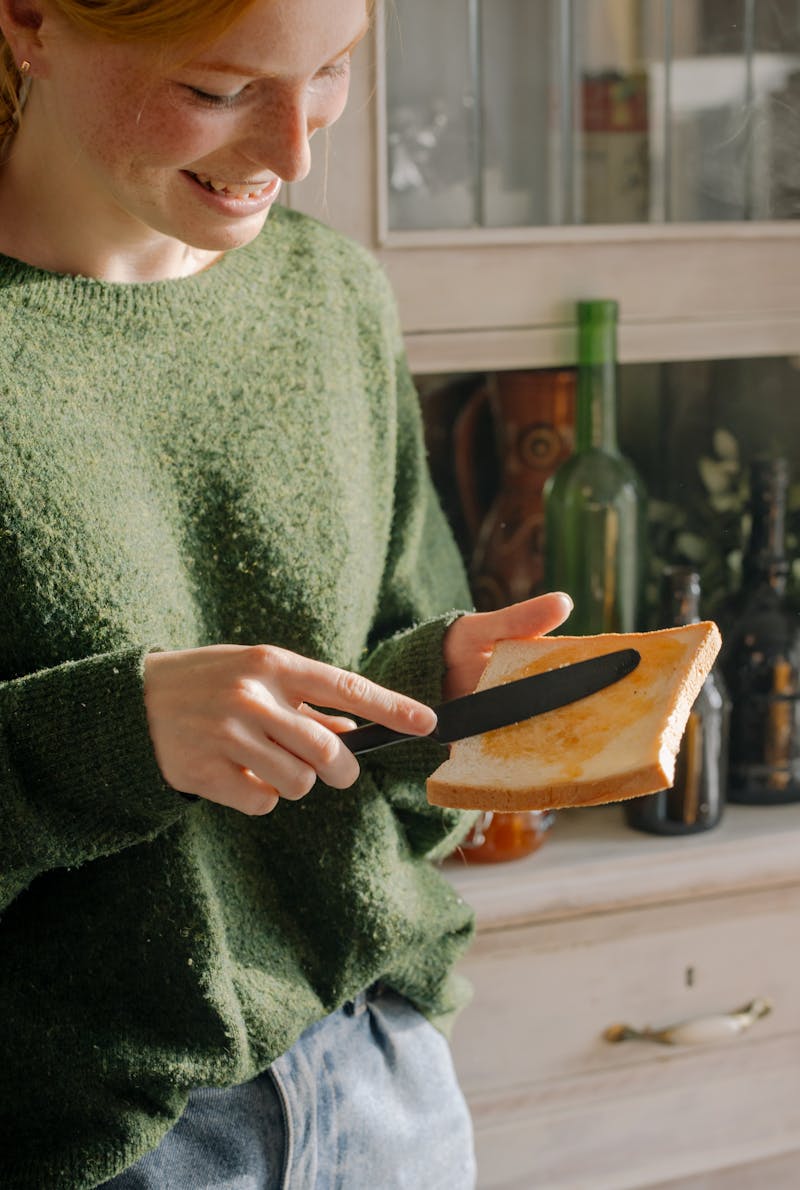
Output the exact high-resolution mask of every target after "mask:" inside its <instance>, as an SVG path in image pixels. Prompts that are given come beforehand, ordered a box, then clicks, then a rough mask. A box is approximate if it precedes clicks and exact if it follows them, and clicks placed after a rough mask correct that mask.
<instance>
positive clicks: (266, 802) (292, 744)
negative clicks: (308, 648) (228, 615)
mask: <svg viewBox="0 0 800 1190" xmlns="http://www.w3.org/2000/svg"><path fill="white" fill-rule="evenodd" d="M144 697H145V708H146V712H147V722H148V726H149V728H150V735H151V737H152V741H153V747H154V750H155V755H156V761H157V762H158V766H159V768H160V769H161V773H162V776H163V777H164V780H165V781H166V782H167V784H169V785H171V786H172V787H173V788H174V789H176V790H178V791H180V792H181V793H192V794H196V795H198V796H199V797H203V798H207V799H208V800H209V801H212V802H218V803H219V804H220V805H223V806H231V807H232V808H233V809H235V810H241V811H242V812H243V813H245V814H268V813H269V811H270V810H272V809H274V808H275V806H276V805H277V803H278V800H279V798H282V797H284V798H287V799H288V800H290V801H296V800H298V799H299V798H302V797H304V796H305V795H306V794H307V793H308V792H309V791H310V790H311V789H312V787H313V786H314V784H315V782H316V780H317V778H318V777H319V778H320V779H321V780H322V781H324V782H325V784H326V785H331V786H333V787H334V788H335V789H346V788H347V787H348V786H350V785H352V784H353V782H354V781H355V780H356V778H357V777H358V774H359V767H358V761H357V760H356V758H355V756H353V754H352V753H351V752H350V751H349V749H348V748H347V747H346V746H345V745H344V744H343V743H342V742H341V740H339V738H338V737H339V734H340V733H341V732H343V731H347V730H349V729H350V728H352V727H355V723H354V722H353V721H352V720H351V719H349V718H346V717H345V716H342V715H338V714H325V713H323V712H322V711H319V710H316V709H315V705H313V704H316V706H324V707H331V708H335V709H336V710H337V711H343V712H345V713H346V714H349V715H358V716H360V717H361V718H364V719H370V720H374V721H376V722H378V723H383V724H384V725H385V726H386V727H391V728H393V729H394V730H395V731H401V732H407V733H413V734H416V735H426V734H427V733H428V732H430V731H432V730H433V728H434V727H435V726H436V715H435V714H434V712H433V711H432V710H431V709H430V707H427V706H425V705H424V704H423V703H419V702H416V701H415V700H414V699H412V698H407V697H406V696H404V695H402V694H397V693H395V692H394V691H392V690H387V689H385V688H384V687H382V686H377V685H376V684H375V683H374V682H370V681H369V680H368V679H367V678H364V677H362V676H361V675H360V674H355V673H351V672H349V671H347V670H343V669H337V668H336V667H335V666H332V665H326V664H324V663H323V662H320V661H312V660H310V659H309V658H307V657H302V656H300V655H299V654H297V653H291V652H289V651H288V650H286V649H280V648H276V647H275V646H273V645H211V646H209V647H207V648H200V649H185V650H181V651H177V652H165V653H149V654H148V655H147V657H146V658H145V683H144Z"/></svg>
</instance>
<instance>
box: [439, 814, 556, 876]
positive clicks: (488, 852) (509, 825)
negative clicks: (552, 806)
mask: <svg viewBox="0 0 800 1190" xmlns="http://www.w3.org/2000/svg"><path fill="white" fill-rule="evenodd" d="M554 817H555V815H554V814H552V813H550V812H546V811H542V810H526V811H516V810H514V811H510V812H508V813H500V812H498V811H496V810H486V811H484V812H483V813H482V814H481V815H480V817H479V818H478V820H477V822H476V823H475V825H474V826H473V828H472V830H471V831H470V833H469V834H468V835H467V837H466V839H465V840H464V842H463V843H462V844H461V847H460V849H459V851H458V852H457V853H456V854H457V855H458V856H459V858H460V859H462V860H464V861H465V862H466V863H468V864H498V863H505V862H507V861H508V860H513V859H522V858H523V857H524V856H526V855H532V854H533V852H534V851H538V849H539V848H540V847H541V845H542V843H543V842H544V838H545V835H546V834H547V831H548V830H549V829H550V827H551V825H552V823H553V819H554Z"/></svg>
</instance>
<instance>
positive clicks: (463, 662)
mask: <svg viewBox="0 0 800 1190" xmlns="http://www.w3.org/2000/svg"><path fill="white" fill-rule="evenodd" d="M572 606H573V604H572V600H571V599H570V597H569V595H564V594H562V593H561V592H555V593H553V594H549V595H538V596H537V597H536V598H535V599H526V600H525V601H524V602H523V603H512V604H511V606H510V607H502V608H500V609H499V610H498V611H496V612H476V613H474V614H473V615H469V616H461V617H460V619H458V620H455V621H454V622H453V623H452V624H451V625H450V627H449V628H448V629H447V632H446V633H445V637H444V663H445V666H446V670H447V672H446V674H445V680H444V696H445V698H459V697H460V696H461V695H462V694H471V693H472V691H473V690H474V689H475V686H476V685H477V682H478V678H479V677H480V676H481V674H482V672H483V669H484V666H485V665H486V662H487V661H488V660H489V656H490V654H491V652H492V649H493V647H494V645H495V643H496V642H497V641H498V640H505V639H506V638H510V637H523V638H524V637H531V636H543V635H544V634H545V633H546V632H552V630H553V629H554V628H558V626H559V624H563V623H564V621H565V620H566V618H567V616H568V615H569V613H570V612H571V611H572Z"/></svg>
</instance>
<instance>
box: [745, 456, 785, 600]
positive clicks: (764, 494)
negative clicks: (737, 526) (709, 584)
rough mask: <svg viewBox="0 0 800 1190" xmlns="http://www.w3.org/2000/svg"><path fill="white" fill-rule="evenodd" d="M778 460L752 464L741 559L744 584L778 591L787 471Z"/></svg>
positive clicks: (781, 583)
mask: <svg viewBox="0 0 800 1190" xmlns="http://www.w3.org/2000/svg"><path fill="white" fill-rule="evenodd" d="M781 462H782V461H780V460H778V461H777V463H776V466H775V467H773V468H765V467H756V468H755V469H754V471H753V476H752V491H751V514H752V524H751V528H750V538H749V541H748V544H747V549H746V551H745V554H744V557H743V559H742V579H743V583H744V585H745V586H746V587H753V586H755V585H764V584H766V585H768V586H770V587H772V589H773V590H774V591H776V592H777V593H778V594H781V595H782V594H783V593H784V591H785V590H786V582H787V578H788V575H789V560H788V558H787V556H786V493H787V486H788V472H787V470H786V468H785V465H780V464H781Z"/></svg>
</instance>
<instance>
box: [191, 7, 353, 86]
mask: <svg viewBox="0 0 800 1190" xmlns="http://www.w3.org/2000/svg"><path fill="white" fill-rule="evenodd" d="M368 31H369V21H366V22H365V24H364V25H363V26H362V28H361V29H359V31H358V33H357V34H356V35H355V37H354V38H353V40H352V41H351V42H350V44H349V45H346V46H345V47H344V49H343V50H340V51H339V53H338V54H335V55H334V56H333V57H332V58H330V59H329V61H331V62H338V60H339V59H340V58H343V57H344V56H345V54H349V53H350V52H351V51H352V50H354V49H355V47H356V46H357V45H358V43H359V42H360V41H361V40H362V39H363V38H364V37H365V36H366V34H367V33H368ZM191 65H192V68H193V69H194V70H208V71H209V72H211V73H214V74H235V75H238V76H239V77H240V78H254V79H255V78H261V77H262V76H263V74H264V71H263V70H255V69H254V68H253V67H250V66H244V65H242V64H241V63H236V62H218V61H213V62H192V63H191Z"/></svg>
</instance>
